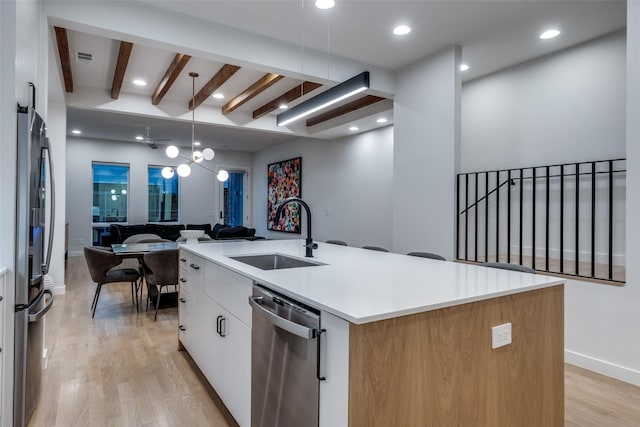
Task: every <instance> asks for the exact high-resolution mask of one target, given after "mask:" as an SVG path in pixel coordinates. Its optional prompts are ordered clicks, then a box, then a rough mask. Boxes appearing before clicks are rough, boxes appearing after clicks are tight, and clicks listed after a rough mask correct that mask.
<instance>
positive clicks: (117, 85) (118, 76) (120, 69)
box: [111, 41, 133, 99]
mask: <svg viewBox="0 0 640 427" xmlns="http://www.w3.org/2000/svg"><path fill="white" fill-rule="evenodd" d="M132 49H133V43H129V42H125V41H121V42H120V51H119V52H118V61H117V62H116V70H115V71H114V73H113V84H112V85H111V98H112V99H118V97H119V96H120V89H121V88H122V81H123V80H124V73H125V72H126V71H127V65H128V64H129V57H130V56H131V50H132Z"/></svg>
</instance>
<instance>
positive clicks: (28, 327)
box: [13, 86, 55, 427]
mask: <svg viewBox="0 0 640 427" xmlns="http://www.w3.org/2000/svg"><path fill="white" fill-rule="evenodd" d="M32 87H33V86H32ZM33 90H34V96H33V101H32V106H30V107H21V106H20V105H18V156H17V157H18V164H17V171H18V172H17V212H16V242H15V243H16V268H15V272H16V306H15V343H14V345H15V370H14V411H13V420H14V426H19V427H24V426H26V425H27V423H28V422H29V419H30V418H31V415H32V414H33V411H34V410H35V407H36V403H37V402H38V398H39V395H40V382H41V381H40V380H41V376H42V351H43V343H44V325H43V321H44V319H43V316H44V314H45V313H46V312H47V311H48V310H49V309H50V308H51V307H52V304H53V295H52V293H51V291H50V290H48V289H44V275H45V274H47V272H48V270H49V262H50V260H51V247H52V242H53V228H52V227H51V225H52V224H53V221H54V204H53V203H54V188H55V187H54V183H53V169H52V164H51V156H50V153H49V139H48V138H47V127H46V125H45V122H44V121H43V120H42V118H41V117H40V116H39V115H38V113H37V112H36V111H35V87H33ZM47 209H48V211H47ZM47 219H48V221H47ZM45 240H46V241H45Z"/></svg>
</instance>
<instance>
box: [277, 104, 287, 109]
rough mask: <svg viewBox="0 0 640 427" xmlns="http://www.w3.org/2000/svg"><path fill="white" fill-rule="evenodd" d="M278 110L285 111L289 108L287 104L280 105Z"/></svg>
mask: <svg viewBox="0 0 640 427" xmlns="http://www.w3.org/2000/svg"><path fill="white" fill-rule="evenodd" d="M278 108H280V109H281V110H286V109H287V108H289V106H288V105H287V104H282V105H280V107H278Z"/></svg>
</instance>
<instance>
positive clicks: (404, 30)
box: [393, 25, 411, 36]
mask: <svg viewBox="0 0 640 427" xmlns="http://www.w3.org/2000/svg"><path fill="white" fill-rule="evenodd" d="M410 32H411V27H409V26H407V25H398V26H397V27H395V28H394V29H393V34H395V35H396V36H406V35H407V34H409V33H410Z"/></svg>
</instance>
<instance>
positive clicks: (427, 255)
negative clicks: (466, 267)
mask: <svg viewBox="0 0 640 427" xmlns="http://www.w3.org/2000/svg"><path fill="white" fill-rule="evenodd" d="M407 255H409V256H415V257H420V258H429V259H437V260H439V261H446V260H447V259H446V258H445V257H443V256H442V255H438V254H434V253H432V252H409V253H408V254H407Z"/></svg>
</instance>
